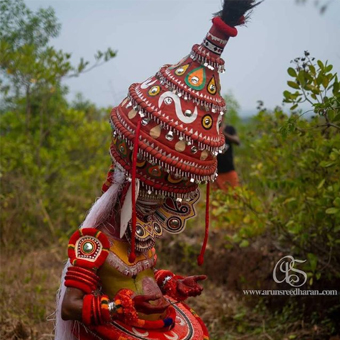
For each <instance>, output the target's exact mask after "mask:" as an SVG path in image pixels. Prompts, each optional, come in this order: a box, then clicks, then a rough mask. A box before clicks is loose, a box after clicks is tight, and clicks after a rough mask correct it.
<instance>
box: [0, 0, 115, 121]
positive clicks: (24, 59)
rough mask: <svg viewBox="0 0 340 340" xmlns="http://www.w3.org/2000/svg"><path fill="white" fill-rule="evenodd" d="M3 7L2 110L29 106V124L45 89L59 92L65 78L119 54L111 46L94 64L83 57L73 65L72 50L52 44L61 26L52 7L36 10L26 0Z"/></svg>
mask: <svg viewBox="0 0 340 340" xmlns="http://www.w3.org/2000/svg"><path fill="white" fill-rule="evenodd" d="M0 9H1V11H0V19H1V23H2V25H1V27H0V72H1V75H2V77H1V79H2V80H1V81H0V93H2V94H3V95H4V96H5V98H4V100H3V102H2V105H1V106H2V107H0V110H1V111H5V110H6V109H7V108H8V107H15V105H17V104H19V103H21V104H22V105H26V117H25V121H26V125H27V127H29V124H30V120H31V115H32V112H31V101H32V100H34V97H35V96H36V95H40V94H41V93H42V92H44V95H45V97H47V96H49V94H50V93H53V92H55V91H57V88H58V87H60V82H61V80H62V79H63V78H65V77H75V76H79V75H80V74H81V73H84V72H88V71H90V70H91V69H93V68H94V67H97V66H99V65H102V64H103V63H105V62H107V61H109V60H110V59H112V58H114V57H115V56H116V52H114V51H113V50H112V49H111V48H109V49H108V50H107V51H105V52H101V51H98V52H97V53H96V55H95V63H94V64H93V65H92V66H89V62H88V61H84V59H83V58H81V60H80V62H79V64H78V65H76V66H73V65H71V63H70V58H71V54H70V53H65V52H63V51H57V50H56V49H55V48H54V47H51V46H48V43H49V41H50V39H51V38H55V37H57V36H58V35H59V33H60V28H61V25H60V24H59V23H58V21H57V18H56V17H55V13H54V10H53V9H52V8H48V9H39V10H38V11H37V12H36V13H32V12H31V11H30V10H29V9H28V8H27V7H26V5H25V4H24V2H23V1H22V0H14V1H12V0H4V1H3V2H2V3H1V7H0ZM23 97H24V98H25V100H23Z"/></svg>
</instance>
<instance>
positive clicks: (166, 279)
mask: <svg viewBox="0 0 340 340" xmlns="http://www.w3.org/2000/svg"><path fill="white" fill-rule="evenodd" d="M171 279H172V276H166V277H165V278H164V280H163V282H162V288H163V287H164V286H165V285H166V284H167V283H168V282H169V281H170V280H171Z"/></svg>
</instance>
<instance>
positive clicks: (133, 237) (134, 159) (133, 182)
mask: <svg viewBox="0 0 340 340" xmlns="http://www.w3.org/2000/svg"><path fill="white" fill-rule="evenodd" d="M141 121H142V119H141V117H140V116H139V117H138V123H137V127H136V135H135V144H134V149H133V154H132V171H131V176H132V180H131V185H132V188H131V189H132V190H131V191H132V195H131V199H132V222H131V224H132V230H131V253H130V256H129V262H130V263H133V262H135V260H136V253H135V243H136V222H137V215H136V171H137V153H138V142H139V134H140V127H141Z"/></svg>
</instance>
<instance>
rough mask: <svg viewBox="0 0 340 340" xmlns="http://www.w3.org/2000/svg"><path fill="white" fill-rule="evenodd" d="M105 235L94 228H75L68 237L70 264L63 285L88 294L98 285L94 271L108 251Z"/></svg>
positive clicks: (104, 258)
mask: <svg viewBox="0 0 340 340" xmlns="http://www.w3.org/2000/svg"><path fill="white" fill-rule="evenodd" d="M109 247H110V243H109V241H108V239H107V237H106V236H105V235H104V234H103V233H102V232H101V231H99V230H97V229H94V228H84V229H79V230H77V231H76V232H75V233H74V234H73V235H72V236H71V238H70V241H69V244H68V256H69V258H70V262H71V264H72V266H70V267H69V268H68V270H67V273H66V276H65V286H66V287H73V288H78V289H80V290H82V291H83V292H84V293H86V294H89V293H92V292H94V291H95V290H96V289H97V288H98V286H99V281H100V280H99V277H98V276H97V275H96V271H97V269H98V268H99V267H101V266H102V264H103V263H104V261H105V260H106V257H107V255H108V252H109Z"/></svg>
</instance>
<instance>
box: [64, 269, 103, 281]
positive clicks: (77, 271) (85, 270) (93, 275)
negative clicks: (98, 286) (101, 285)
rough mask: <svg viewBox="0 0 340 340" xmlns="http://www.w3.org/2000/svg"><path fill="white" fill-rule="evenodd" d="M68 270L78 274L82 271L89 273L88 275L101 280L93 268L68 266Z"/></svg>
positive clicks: (85, 273) (82, 272)
mask: <svg viewBox="0 0 340 340" xmlns="http://www.w3.org/2000/svg"><path fill="white" fill-rule="evenodd" d="M67 271H68V272H73V273H77V274H78V273H81V274H84V275H87V276H88V277H91V278H93V279H94V280H97V281H99V276H98V275H96V274H95V273H94V272H93V271H92V270H89V269H86V268H82V267H75V266H71V267H69V268H68V270H67Z"/></svg>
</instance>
